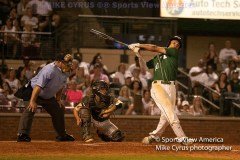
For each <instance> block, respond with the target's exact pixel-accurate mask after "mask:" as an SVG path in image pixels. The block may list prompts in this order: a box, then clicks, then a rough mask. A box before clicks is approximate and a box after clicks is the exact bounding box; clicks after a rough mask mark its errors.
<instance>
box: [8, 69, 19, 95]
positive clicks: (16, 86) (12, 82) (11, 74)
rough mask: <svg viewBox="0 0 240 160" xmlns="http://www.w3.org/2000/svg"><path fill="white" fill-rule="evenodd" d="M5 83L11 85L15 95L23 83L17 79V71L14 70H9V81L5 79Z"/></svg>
mask: <svg viewBox="0 0 240 160" xmlns="http://www.w3.org/2000/svg"><path fill="white" fill-rule="evenodd" d="M5 81H6V82H7V83H8V84H9V86H10V87H11V89H12V90H13V93H15V92H16V91H17V90H18V89H19V88H20V87H21V83H20V81H19V80H18V79H17V78H16V71H15V70H14V69H10V70H9V75H8V77H7V79H5Z"/></svg>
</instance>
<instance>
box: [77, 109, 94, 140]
mask: <svg viewBox="0 0 240 160" xmlns="http://www.w3.org/2000/svg"><path fill="white" fill-rule="evenodd" d="M79 114H80V117H81V120H82V124H81V128H82V131H81V132H82V139H83V141H85V142H89V141H93V139H92V135H91V132H90V127H91V115H90V111H89V109H88V108H81V109H80V113H79Z"/></svg>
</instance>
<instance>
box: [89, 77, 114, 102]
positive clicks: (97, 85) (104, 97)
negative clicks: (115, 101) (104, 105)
mask: <svg viewBox="0 0 240 160" xmlns="http://www.w3.org/2000/svg"><path fill="white" fill-rule="evenodd" d="M91 87H92V93H93V94H94V95H97V96H98V97H100V99H101V101H103V102H107V101H108V100H109V93H110V90H109V85H108V84H107V82H105V81H103V80H100V81H94V82H93V83H92V85H91ZM102 89H105V90H106V92H105V93H102V92H101V90H102Z"/></svg>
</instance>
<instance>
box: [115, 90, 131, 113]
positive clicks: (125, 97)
mask: <svg viewBox="0 0 240 160" xmlns="http://www.w3.org/2000/svg"><path fill="white" fill-rule="evenodd" d="M118 99H119V100H120V101H122V102H123V107H122V109H119V110H116V111H115V113H116V114H126V115H129V114H131V113H132V111H133V109H134V104H133V103H134V100H133V97H131V93H130V89H129V88H128V87H127V86H122V88H121V89H120V91H119V96H118Z"/></svg>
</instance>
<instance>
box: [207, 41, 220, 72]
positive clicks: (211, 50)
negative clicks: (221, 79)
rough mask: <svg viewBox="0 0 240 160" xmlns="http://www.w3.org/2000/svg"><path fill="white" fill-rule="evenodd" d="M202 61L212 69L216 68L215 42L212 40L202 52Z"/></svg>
mask: <svg viewBox="0 0 240 160" xmlns="http://www.w3.org/2000/svg"><path fill="white" fill-rule="evenodd" d="M204 61H205V62H206V65H207V66H208V65H210V66H212V69H213V70H214V71H216V70H217V63H218V54H217V52H216V49H215V44H214V43H212V42H211V43H209V45H208V50H207V51H206V52H205V54H204Z"/></svg>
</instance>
